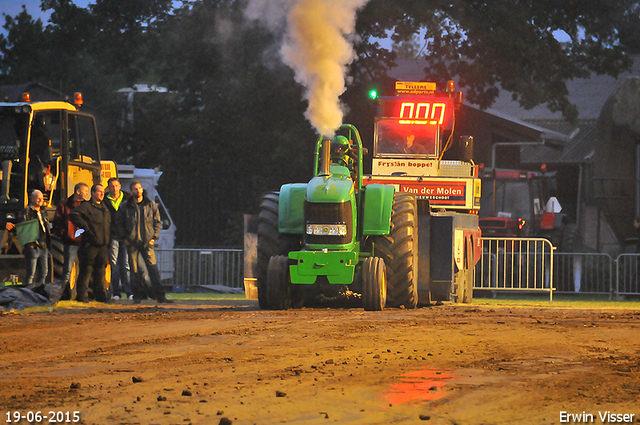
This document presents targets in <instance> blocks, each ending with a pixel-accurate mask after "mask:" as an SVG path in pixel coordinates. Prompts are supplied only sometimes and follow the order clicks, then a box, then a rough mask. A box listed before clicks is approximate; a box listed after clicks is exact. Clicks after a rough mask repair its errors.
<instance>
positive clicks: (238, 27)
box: [0, 0, 640, 247]
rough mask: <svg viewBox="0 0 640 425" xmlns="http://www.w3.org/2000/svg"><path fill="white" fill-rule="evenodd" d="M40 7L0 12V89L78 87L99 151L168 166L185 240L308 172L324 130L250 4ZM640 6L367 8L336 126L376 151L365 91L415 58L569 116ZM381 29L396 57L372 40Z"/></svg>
mask: <svg viewBox="0 0 640 425" xmlns="http://www.w3.org/2000/svg"><path fill="white" fill-rule="evenodd" d="M41 7H42V9H43V10H48V11H50V12H51V18H50V20H49V21H48V22H46V23H43V22H41V21H40V20H34V19H33V17H32V16H30V15H29V14H28V13H27V11H26V10H23V11H22V12H21V13H19V14H18V15H16V16H8V15H5V16H4V19H5V23H4V26H3V27H4V29H5V31H6V35H0V84H19V83H25V82H28V81H39V82H41V83H43V84H46V85H49V86H51V87H54V88H56V89H59V90H60V91H62V92H64V93H73V92H75V91H81V92H83V94H84V97H85V101H86V102H87V105H89V106H90V107H91V108H92V109H93V110H95V111H97V115H98V117H99V131H100V139H101V143H102V150H103V152H102V154H103V157H104V158H109V159H113V160H115V161H117V162H119V163H130V164H134V165H136V166H137V167H143V168H155V167H160V168H161V169H162V171H163V172H164V175H163V177H162V178H161V180H160V188H159V190H160V191H161V193H162V195H163V198H164V200H165V203H166V204H167V206H168V208H169V210H170V212H171V214H172V216H173V218H174V220H175V221H176V226H177V227H178V233H177V244H178V245H179V246H189V247H196V246H209V247H210V246H236V247H237V246H241V243H242V223H243V220H242V214H244V213H255V212H257V208H258V202H259V198H260V195H261V194H262V193H264V192H265V191H268V190H274V189H277V188H278V187H279V186H280V185H281V184H283V183H287V182H303V181H307V180H308V179H309V178H310V177H311V172H312V154H313V147H314V143H315V140H316V138H317V135H316V134H315V131H314V130H313V128H311V126H310V125H309V123H308V122H307V121H306V120H305V118H304V111H305V109H306V104H305V102H304V101H303V100H302V99H303V96H302V92H303V88H302V87H300V86H299V85H298V84H297V83H296V82H295V80H294V76H293V73H292V71H291V70H290V69H288V68H287V67H286V66H284V65H283V64H282V63H281V62H280V60H279V58H278V54H277V51H278V43H279V41H280V40H279V37H281V34H278V33H277V32H275V33H274V32H273V31H268V30H267V29H265V28H263V27H261V26H260V24H259V23H257V22H250V21H247V19H246V18H245V16H244V10H245V7H246V1H242V0H195V1H184V2H181V3H180V4H179V5H174V2H173V1H171V0H96V1H95V3H93V4H91V5H89V7H87V8H82V7H78V6H76V5H75V4H74V3H73V2H72V1H70V0H42V4H41ZM639 10H640V8H639V7H638V3H637V2H635V1H629V0H611V1H607V2H602V1H598V0H582V1H579V2H578V1H564V2H558V1H557V0H534V1H531V0H528V1H523V0H494V1H490V2H486V1H477V0H453V1H451V0H449V1H444V0H370V1H369V2H368V3H367V4H366V5H365V6H364V7H363V8H362V9H360V10H359V11H358V15H357V20H356V32H357V39H358V41H357V43H356V47H355V48H356V53H357V59H356V60H355V61H354V62H353V63H352V64H351V65H350V67H349V72H348V74H349V75H348V76H347V77H348V79H349V85H348V88H347V91H346V92H345V93H344V94H343V95H342V102H343V103H344V104H345V105H346V108H347V111H348V112H347V114H346V117H345V121H346V122H350V123H353V124H355V125H356V126H357V127H358V128H359V129H360V131H361V133H362V136H363V139H364V142H365V144H368V143H370V140H371V137H372V129H373V117H374V115H375V105H372V104H371V103H370V101H369V100H368V98H367V91H368V90H369V88H371V87H372V86H374V85H379V84H381V82H383V81H385V79H386V74H387V71H388V70H389V69H390V68H391V67H393V66H394V65H395V63H396V61H397V60H398V55H402V56H407V55H415V54H418V55H420V56H425V57H426V58H427V59H428V61H427V63H428V66H427V67H426V68H425V76H424V78H425V80H429V81H436V82H440V83H442V82H444V81H446V80H448V79H451V78H453V77H456V78H457V79H458V81H459V85H460V86H461V87H462V88H463V89H464V91H465V92H466V95H467V99H468V100H469V101H472V102H474V103H476V104H478V105H480V106H481V107H489V106H490V105H491V103H492V101H493V100H494V99H495V97H496V96H497V93H498V90H499V89H505V90H509V91H510V92H512V93H513V96H514V98H515V99H517V100H519V101H520V103H521V104H522V105H523V106H525V107H533V106H535V105H538V104H546V105H547V106H548V107H549V108H551V109H553V110H559V111H562V112H563V114H564V115H565V117H567V118H568V119H575V118H576V110H575V106H574V105H571V104H570V103H569V102H568V100H567V94H568V93H567V90H566V85H565V81H567V80H568V79H570V78H576V77H584V76H586V75H588V74H589V73H590V72H595V73H606V74H610V75H614V76H615V75H617V74H618V73H620V72H622V71H624V70H625V69H627V67H628V66H629V64H630V62H629V54H630V53H638V52H640V46H639V45H638V40H640V28H639V27H640V25H638V23H639V22H640V18H639ZM559 30H561V31H563V33H564V35H565V38H566V39H568V40H569V41H568V42H563V43H561V42H560V41H558V39H557V37H556V36H555V35H556V34H557V31H559ZM419 32H421V34H423V37H422V38H421V39H416V38H415V34H417V33H419ZM388 34H391V39H392V41H393V43H394V49H393V51H389V50H387V49H385V48H383V47H382V46H381V45H380V42H379V40H380V38H384V37H386V36H387V35H388ZM140 82H146V83H152V84H157V85H159V86H163V87H166V88H167V89H168V90H169V92H168V93H146V94H143V93H141V94H136V95H135V96H134V99H135V101H134V103H133V105H129V104H128V103H127V99H126V97H124V96H123V95H122V94H120V93H118V89H120V88H123V87H132V86H133V85H134V84H136V83H140ZM128 108H133V110H132V111H130V112H132V116H133V120H130V119H129V118H128V116H127V114H126V113H125V112H124V111H127V110H128Z"/></svg>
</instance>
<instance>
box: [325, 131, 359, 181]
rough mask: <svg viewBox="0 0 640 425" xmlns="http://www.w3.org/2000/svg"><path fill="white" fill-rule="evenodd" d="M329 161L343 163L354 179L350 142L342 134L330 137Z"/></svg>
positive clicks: (354, 166)
mask: <svg viewBox="0 0 640 425" xmlns="http://www.w3.org/2000/svg"><path fill="white" fill-rule="evenodd" d="M331 163H332V164H336V165H343V166H345V167H347V168H348V169H349V171H351V178H352V179H355V174H356V161H355V159H354V158H353V153H352V152H351V142H350V141H349V139H347V138H346V137H344V136H335V137H334V138H333V139H331Z"/></svg>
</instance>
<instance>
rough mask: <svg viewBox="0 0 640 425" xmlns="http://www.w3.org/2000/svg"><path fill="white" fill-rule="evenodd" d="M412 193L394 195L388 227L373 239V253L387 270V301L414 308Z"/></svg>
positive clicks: (415, 246)
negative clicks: (385, 233) (379, 258)
mask: <svg viewBox="0 0 640 425" xmlns="http://www.w3.org/2000/svg"><path fill="white" fill-rule="evenodd" d="M417 211H418V210H417V207H416V198H415V196H414V195H413V194H410V193H405V192H397V193H395V194H394V196H393V211H392V214H391V231H390V233H389V235H387V236H380V237H378V238H376V240H375V251H376V255H377V256H379V257H381V258H382V259H383V260H384V264H385V266H386V270H387V285H388V293H387V297H388V298H387V305H388V306H391V307H404V308H408V309H412V308H416V306H417V305H418V214H417Z"/></svg>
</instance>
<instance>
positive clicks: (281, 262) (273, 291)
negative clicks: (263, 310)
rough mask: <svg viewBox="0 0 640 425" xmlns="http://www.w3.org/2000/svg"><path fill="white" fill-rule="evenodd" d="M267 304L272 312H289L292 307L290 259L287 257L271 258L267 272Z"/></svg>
mask: <svg viewBox="0 0 640 425" xmlns="http://www.w3.org/2000/svg"><path fill="white" fill-rule="evenodd" d="M266 283H267V285H266V286H267V288H266V289H267V291H266V292H267V302H268V304H269V308H270V309H272V310H287V309H289V308H290V307H291V299H292V296H291V282H289V259H288V258H287V257H286V256H285V255H278V256H275V257H271V259H270V260H269V267H268V270H267V282H266Z"/></svg>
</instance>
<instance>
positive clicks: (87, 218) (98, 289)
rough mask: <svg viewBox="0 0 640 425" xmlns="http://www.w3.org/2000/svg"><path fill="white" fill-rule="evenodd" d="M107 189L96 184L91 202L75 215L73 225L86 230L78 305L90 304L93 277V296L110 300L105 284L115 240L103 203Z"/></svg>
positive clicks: (85, 203)
mask: <svg viewBox="0 0 640 425" xmlns="http://www.w3.org/2000/svg"><path fill="white" fill-rule="evenodd" d="M103 200H104V187H103V186H102V185H101V184H94V185H93V187H92V188H91V200H90V201H85V202H83V203H82V204H80V206H78V207H76V208H75V209H74V210H73V211H72V212H71V215H70V217H71V222H72V223H73V224H75V225H76V226H78V227H79V228H80V229H83V230H84V232H83V233H82V243H81V245H80V251H79V253H78V258H79V259H80V275H79V276H78V297H77V299H78V301H80V302H87V301H89V298H88V296H87V288H88V285H89V280H90V279H91V276H92V275H93V293H94V295H95V298H96V300H98V301H103V302H106V301H108V300H109V297H108V293H107V290H106V285H105V281H104V274H105V269H106V267H107V262H108V261H109V241H110V240H111V213H110V212H109V209H108V208H107V206H106V205H105V204H104V202H103Z"/></svg>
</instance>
